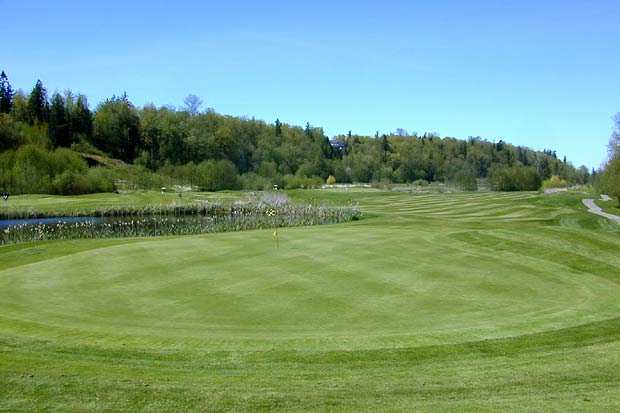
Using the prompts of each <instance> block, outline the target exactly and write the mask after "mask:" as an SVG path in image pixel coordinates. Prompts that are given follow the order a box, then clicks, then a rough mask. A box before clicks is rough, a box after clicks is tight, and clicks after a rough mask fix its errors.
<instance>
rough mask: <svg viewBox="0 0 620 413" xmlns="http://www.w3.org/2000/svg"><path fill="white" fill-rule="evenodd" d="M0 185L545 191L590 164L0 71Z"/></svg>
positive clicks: (59, 189)
mask: <svg viewBox="0 0 620 413" xmlns="http://www.w3.org/2000/svg"><path fill="white" fill-rule="evenodd" d="M0 83H1V84H0V89H1V90H0V187H2V188H3V189H4V190H6V191H8V192H10V193H13V194H22V193H53V194H83V193H92V192H110V191H114V190H119V189H123V188H130V189H139V188H159V187H163V186H171V185H173V184H177V185H183V186H191V187H195V188H199V189H202V190H209V191H217V190H223V189H252V190H254V189H269V188H272V187H274V185H277V186H278V187H280V188H285V189H292V188H300V187H301V188H308V187H318V186H320V185H323V184H325V183H326V182H327V183H369V184H375V185H389V184H399V183H414V184H417V185H426V184H428V183H431V182H444V183H447V184H450V185H452V186H454V187H455V188H458V189H461V190H477V189H478V188H479V185H484V186H485V187H488V188H490V189H493V190H499V191H515V190H538V189H539V188H540V187H541V185H543V183H544V182H546V183H547V184H548V185H574V184H587V183H589V182H590V181H591V180H592V179H593V175H594V177H595V176H596V174H597V172H596V171H592V173H591V172H590V171H589V170H588V168H586V167H585V166H581V167H578V168H577V167H575V166H573V165H572V164H571V163H570V162H568V161H567V160H566V158H565V157H564V158H563V159H558V157H557V155H556V152H555V151H554V150H550V149H549V150H544V151H535V150H532V149H530V148H527V147H523V146H515V145H512V144H510V143H507V142H504V141H503V140H501V139H500V140H498V141H497V142H495V141H493V142H490V141H488V140H485V139H482V138H480V137H473V136H472V137H469V138H468V139H467V140H459V139H455V138H452V137H440V136H438V135H437V134H434V133H424V134H422V135H421V136H420V135H418V134H417V133H415V132H412V133H408V132H407V131H405V130H404V129H402V128H399V129H396V131H395V132H393V133H389V134H379V132H377V133H376V134H375V135H374V136H360V135H357V134H355V133H352V132H351V131H348V133H343V134H341V135H338V136H333V137H331V138H330V137H328V136H326V135H325V133H324V131H323V129H322V128H321V127H317V126H313V125H311V124H310V123H307V124H306V125H305V126H298V125H290V124H287V123H285V122H282V121H280V119H276V120H275V121H274V122H273V123H267V122H265V121H263V120H258V119H254V118H251V119H250V118H246V117H235V116H230V115H223V114H219V113H217V112H216V111H215V110H213V109H211V108H209V109H206V110H202V111H201V110H200V107H201V105H202V101H201V100H200V99H199V98H198V97H196V96H195V95H190V96H188V97H187V98H186V99H185V102H184V105H183V106H182V107H180V108H174V107H170V106H161V107H156V106H155V105H153V104H147V105H145V106H143V107H136V106H135V105H134V104H133V103H132V102H131V101H130V99H129V97H128V96H127V94H126V93H123V94H122V95H119V96H117V95H113V96H112V97H110V98H108V99H106V100H105V101H103V102H100V103H99V104H97V106H96V107H95V108H94V109H91V107H90V105H89V102H88V99H87V97H86V96H84V95H82V94H75V93H73V92H72V91H70V90H67V91H65V92H63V93H58V92H55V93H53V94H52V95H51V96H49V95H48V92H47V90H46V88H45V86H44V85H43V83H42V82H41V81H40V80H39V81H37V82H36V84H35V85H34V87H33V88H32V90H31V91H30V93H28V94H27V93H25V92H23V91H22V90H17V91H15V90H14V89H13V87H12V86H11V84H10V82H9V79H8V76H7V75H6V74H5V72H4V71H3V72H2V74H1V78H0Z"/></svg>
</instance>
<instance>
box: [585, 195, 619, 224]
mask: <svg viewBox="0 0 620 413" xmlns="http://www.w3.org/2000/svg"><path fill="white" fill-rule="evenodd" d="M581 202H583V204H584V205H585V206H586V207H587V208H588V212H592V213H593V214H596V215H600V216H602V217H605V218H608V219H611V220H612V221H615V222H618V223H620V217H619V216H618V215H613V214H608V213H607V212H604V211H603V210H602V209H601V208H600V207H599V206H598V205H596V204H595V203H594V199H582V200H581Z"/></svg>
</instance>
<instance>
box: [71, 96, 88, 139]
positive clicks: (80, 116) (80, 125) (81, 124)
mask: <svg viewBox="0 0 620 413" xmlns="http://www.w3.org/2000/svg"><path fill="white" fill-rule="evenodd" d="M72 109H73V110H72V112H71V133H72V135H73V136H72V140H73V141H74V142H79V141H80V140H81V139H84V140H90V138H91V137H92V135H93V114H92V113H91V111H90V109H89V108H88V101H87V100H86V96H84V95H78V97H77V101H76V102H75V106H74V107H73V108H72Z"/></svg>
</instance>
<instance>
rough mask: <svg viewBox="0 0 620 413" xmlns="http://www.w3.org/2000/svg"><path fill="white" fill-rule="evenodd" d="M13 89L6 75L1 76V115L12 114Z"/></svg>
mask: <svg viewBox="0 0 620 413" xmlns="http://www.w3.org/2000/svg"><path fill="white" fill-rule="evenodd" d="M13 95H14V92H13V88H11V84H10V83H9V79H8V78H7V76H6V73H4V71H2V74H0V113H10V112H11V109H12V108H13Z"/></svg>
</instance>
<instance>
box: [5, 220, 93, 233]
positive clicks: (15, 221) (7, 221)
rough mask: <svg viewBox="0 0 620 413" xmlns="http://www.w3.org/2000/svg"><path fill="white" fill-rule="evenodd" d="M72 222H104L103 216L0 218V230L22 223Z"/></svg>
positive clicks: (52, 223) (50, 223)
mask: <svg viewBox="0 0 620 413" xmlns="http://www.w3.org/2000/svg"><path fill="white" fill-rule="evenodd" d="M72 222H89V223H99V222H103V220H102V218H95V217H56V218H33V219H0V230H3V229H6V228H9V227H16V226H20V225H38V224H46V225H54V224H62V223H72Z"/></svg>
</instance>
